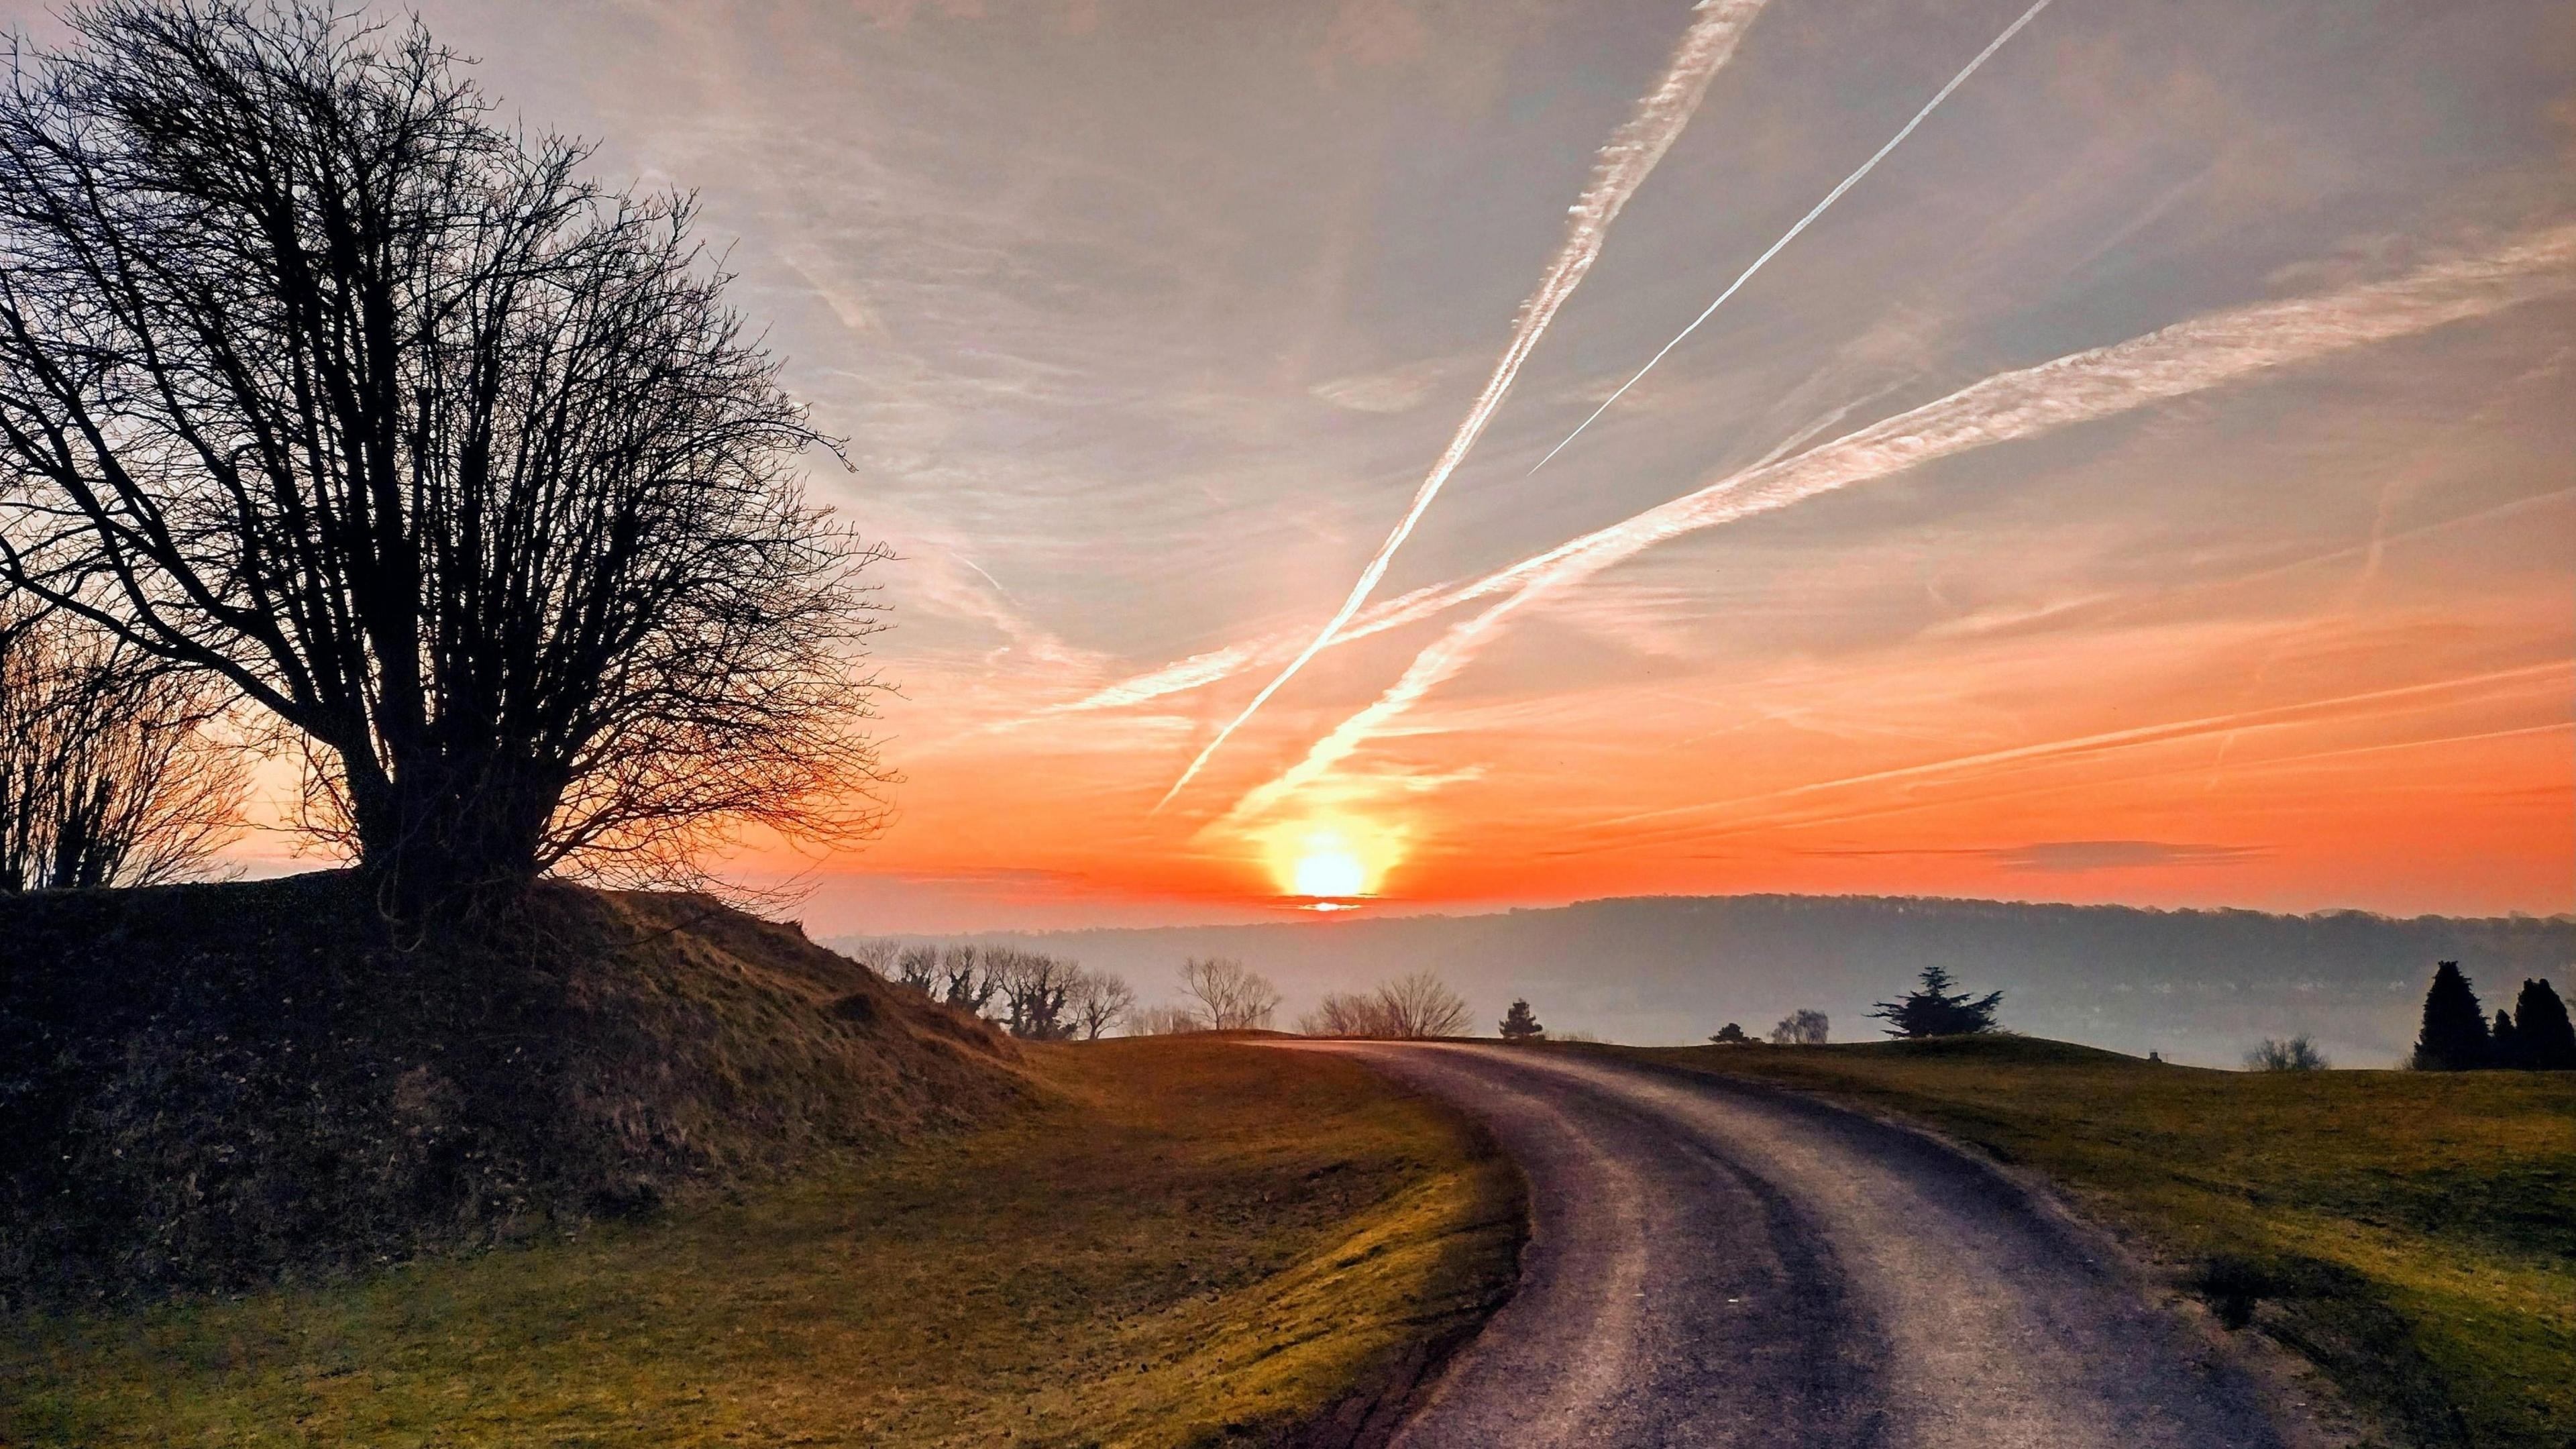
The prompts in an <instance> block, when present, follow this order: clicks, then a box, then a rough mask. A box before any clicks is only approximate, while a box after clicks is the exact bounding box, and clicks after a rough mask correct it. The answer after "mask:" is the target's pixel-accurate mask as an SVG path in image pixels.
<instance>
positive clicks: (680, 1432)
mask: <svg viewBox="0 0 2576 1449" xmlns="http://www.w3.org/2000/svg"><path fill="white" fill-rule="evenodd" d="M1027 1069H1028V1071H1029V1073H1030V1074H1031V1077H1032V1079H1033V1080H1034V1081H1035V1082H1036V1083H1038V1084H1039V1085H1040V1086H1041V1088H1042V1090H1043V1092H1044V1094H1045V1100H1044V1101H1043V1102H1042V1103H1041V1104H1040V1105H1038V1106H1036V1107H1034V1108H1033V1109H1031V1110H1029V1111H1027V1112H1023V1113H1019V1114H1016V1115H1014V1116H1012V1117H1011V1118H1010V1119H1008V1120H1007V1121H1004V1122H1002V1123H1000V1124H998V1125H995V1126H992V1127H988V1128H985V1129H983V1130H981V1131H978V1132H974V1133H969V1134H964V1135H962V1136H956V1137H950V1138H941V1139H932V1140H925V1141H922V1142H918V1143H915V1144H913V1145H910V1146H907V1147H904V1148H900V1149H897V1150H895V1151H892V1152H889V1153H886V1154H882V1155H880V1156H878V1157H875V1158H873V1159H870V1160H869V1161H867V1162H865V1163H863V1164H859V1165H857V1166H846V1165H845V1166H838V1167H831V1168H826V1169H824V1170H820V1171H815V1172H809V1173H805V1174H800V1175H799V1176H797V1177H796V1178H794V1179H792V1180H788V1181H783V1182H779V1183H775V1184H771V1185H768V1186H766V1187H761V1188H756V1189H753V1190H750V1191H747V1192H745V1193H744V1194H742V1195H741V1197H740V1199H739V1200H738V1201H735V1202H732V1203H706V1204H701V1205H699V1206H696V1207H693V1208H688V1209H684V1210H679V1211H674V1212H669V1213H665V1214H660V1215H657V1217H656V1219H655V1220H653V1221H649V1222H645V1221H634V1222H622V1223H615V1224H609V1225H604V1226H602V1227H600V1228H597V1229H595V1230H593V1231H591V1232H588V1233H585V1234H582V1235H580V1236H578V1237H574V1238H565V1239H556V1240H551V1241H546V1242H541V1243H538V1244H536V1245H534V1246H532V1247H529V1248H527V1249H525V1250H522V1251H513V1252H500V1253H489V1254H481V1255H476V1256H472V1257H466V1258H455V1259H424V1260H421V1261H418V1262H415V1263H413V1264H410V1265H408V1266H406V1267H403V1268H399V1269H396V1270H394V1271H392V1272H390V1273H387V1274H383V1275H377V1276H373V1277H368V1278H364V1279H359V1280H355V1281H350V1282H344V1283H338V1284H331V1285H321V1286H313V1287H302V1288H278V1289H270V1290H267V1291H264V1292H260V1293H255V1294H251V1295H247V1296H240V1297H223V1298H207V1297H189V1298H181V1299H175V1300H169V1301H164V1302H161V1303H158V1304H154V1305H152V1306H149V1307H147V1308H144V1309H141V1310H139V1311H127V1312H118V1313H109V1312H87V1313H74V1314H59V1315H48V1316H43V1317H36V1316H26V1315H22V1316H20V1317H18V1318H16V1319H14V1320H0V1384H7V1385H10V1386H11V1391H10V1392H9V1393H8V1394H6V1395H0V1443H8V1444H13V1445H28V1446H35V1445H73V1444H78V1445H84V1446H104V1445H135V1446H143V1445H155V1446H157V1445H162V1444H172V1443H184V1444H225V1445H244V1446H256V1445H301V1444H314V1443H328V1444H364V1445H419V1444H431V1443H435V1444H441V1445H495V1446H499V1445H519V1444H584V1445H594V1446H603V1449H606V1446H621V1449H622V1446H634V1449H646V1446H650V1449H674V1446H677V1449H690V1446H716V1445H731V1444H791V1443H792V1444H814V1445H861V1444H864V1445H872V1446H889V1449H913V1446H930V1445H955V1446H969V1445H988V1444H1002V1443H1014V1444H1027V1445H1060V1446H1067V1449H1072V1446H1079V1445H1100V1444H1120V1445H1135V1446H1143V1449H1164V1446H1170V1449H1180V1446H1187V1445H1216V1444H1240V1445H1252V1444H1262V1445H1294V1446H1305V1449H1348V1446H1351V1445H1355V1444H1369V1443H1380V1442H1383V1435H1384V1432H1385V1431H1386V1430H1387V1429H1388V1428H1389V1427H1390V1423H1391V1420H1392V1418H1393V1417H1394V1415H1395V1412H1396V1411H1397V1410H1398V1409H1399V1408H1400V1407H1401V1406H1402V1405H1403V1403H1404V1402H1405V1399H1406V1395H1407V1393H1408V1391H1409V1390H1410V1389H1412V1388H1413V1387H1414V1386H1415V1385H1416V1384H1417V1383H1418V1381H1419V1380H1420V1378H1421V1377H1422V1376H1423V1374H1424V1373H1425V1371H1426V1369H1427V1368H1428V1367H1429V1366H1430V1365H1431V1364H1432V1363H1433V1362H1434V1361H1435V1360H1436V1358H1437V1356H1438V1354H1439V1352H1440V1351H1441V1350H1442V1349H1443V1348H1444V1347H1445V1346H1446V1345H1448V1344H1450V1343H1453V1342H1455V1341H1457V1340H1459V1339H1460V1338H1461V1337H1463V1335H1465V1334H1466V1333H1467V1332H1469V1331H1471V1330H1472V1329H1473V1327H1474V1326H1475V1325H1476V1324H1477V1323H1479V1322H1481V1321H1482V1319H1483V1317H1484V1315H1485V1314H1486V1313H1487V1312H1488V1311H1490V1309H1491V1308H1492V1307H1493V1306H1494V1305H1495V1304H1496V1302H1497V1301H1498V1300H1499V1298H1500V1296H1501V1295H1502V1294H1503V1292H1505V1291H1506V1289H1507V1288H1508V1285H1509V1284H1510V1282H1511V1280H1512V1278H1513V1276H1514V1269H1515V1264H1516V1262H1517V1249H1518V1245H1519V1242H1520V1236H1521V1228H1522V1222H1523V1218H1522V1213H1521V1207H1520V1199H1519V1181H1518V1177H1517V1175H1516V1174H1515V1173H1513V1172H1512V1171H1511V1169H1510V1167H1509V1166H1508V1164H1506V1163H1504V1162H1502V1161H1501V1160H1500V1159H1499V1158H1497V1157H1496V1156H1495V1155H1494V1154H1493V1153H1492V1151H1491V1150H1490V1148H1489V1147H1488V1146H1487V1145H1486V1144H1485V1143H1484V1141H1483V1139H1482V1138H1481V1137H1480V1136H1478V1135H1477V1134H1475V1133H1473V1132H1471V1131H1469V1130H1468V1129H1467V1128H1466V1127H1465V1126H1464V1125H1463V1124H1462V1123H1461V1122H1460V1121H1459V1120H1458V1119H1457V1118H1456V1117H1454V1116H1452V1115H1451V1114H1449V1113H1447V1112H1446V1111H1444V1110H1442V1109H1440V1108H1438V1107H1436V1106H1435V1105H1433V1104H1431V1103H1429V1102H1427V1101H1425V1100H1423V1099H1420V1098H1415V1097H1410V1096H1406V1095H1403V1094H1401V1093H1398V1092H1395V1091H1393V1090H1391V1089H1390V1088H1389V1087H1388V1085H1387V1084H1386V1083H1385V1081H1384V1080H1383V1079H1380V1078H1378V1077H1375V1076H1374V1075H1372V1074H1370V1073H1369V1072H1367V1071H1366V1070H1365V1069H1363V1068H1361V1067H1358V1066H1355V1065H1353V1064H1351V1063H1349V1062H1346V1061H1341V1060H1337V1059H1334V1058H1329V1057H1325V1056H1322V1055H1319V1054H1316V1053H1309V1052H1289V1051H1273V1050H1262V1049H1257V1048H1252V1047H1247V1046H1244V1045H1242V1044H1239V1043H1234V1042H1227V1041H1223V1040H1215V1039H1210V1038H1161V1039H1149V1040H1141V1041H1113V1042H1102V1043H1096V1044H1092V1045H1086V1046H1058V1047H1032V1048H1030V1049H1029V1056H1028V1060H1027Z"/></svg>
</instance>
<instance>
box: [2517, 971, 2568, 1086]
mask: <svg viewBox="0 0 2576 1449" xmlns="http://www.w3.org/2000/svg"><path fill="white" fill-rule="evenodd" d="M2513 1024H2514V1034H2515V1035H2516V1036H2517V1037H2519V1038H2520V1039H2521V1042H2522V1055H2523V1064H2524V1065H2525V1066H2528V1067H2531V1068H2533V1069H2535V1070H2537V1071H2543V1072H2567V1071H2576V1027H2571V1026H2570V1025H2569V1023H2568V1020H2567V1003H2565V1002H2563V1001H2561V1000H2559V999H2558V992H2557V991H2556V990H2555V989H2554V988H2552V987H2551V986H2550V984H2549V983H2548V982H2547V981H2546V980H2541V981H2529V980H2526V981H2524V982H2523V983H2522V994H2521V995H2519V996H2517V997H2515V998H2514V1003H2513Z"/></svg>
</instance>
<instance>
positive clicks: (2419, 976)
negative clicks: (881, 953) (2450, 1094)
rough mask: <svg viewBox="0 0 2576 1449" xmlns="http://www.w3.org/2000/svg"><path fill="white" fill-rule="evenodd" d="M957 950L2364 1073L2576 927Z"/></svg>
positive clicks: (1658, 906) (2039, 927)
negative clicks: (2447, 971)
mask: <svg viewBox="0 0 2576 1449" xmlns="http://www.w3.org/2000/svg"><path fill="white" fill-rule="evenodd" d="M957 939H972V940H989V941H995V942H1001V941H1007V942H1010V943H1012V944H1015V945H1020V946H1023V947H1028V948H1030V949H1037V950H1045V951H1050V952H1055V953H1059V954H1063V955H1068V956H1072V957H1075V958H1077V959H1079V960H1081V961H1082V962H1083V963H1084V964H1086V965H1089V966H1093V967H1097V968H1101V969H1106V970H1111V971H1116V972H1119V973H1121V974H1123V975H1125V976H1127V977H1128V978H1129V980H1130V981H1132V982H1133V983H1134V984H1135V985H1136V987H1137V989H1138V991H1139V993H1140V995H1142V996H1143V997H1144V998H1145V999H1146V1000H1148V1001H1152V1000H1157V999H1161V998H1163V997H1165V996H1168V995H1169V994H1170V993H1171V991H1172V976H1173V972H1174V971H1175V969H1176V968H1177V967H1178V965H1179V963H1180V961H1181V960H1182V958H1184V957H1186V956H1193V955H1200V956H1204V955H1223V956H1236V957H1240V958H1242V959H1243V960H1245V961H1246V962H1248V963H1250V964H1251V965H1253V966H1254V967H1255V968H1257V969H1259V970H1262V971H1264V972H1266V973H1268V974H1269V975H1271V976H1272V977H1273V978H1274V979H1275V980H1277V981H1278V982H1279V984H1280V986H1281V988H1282V989H1283V991H1285V993H1286V994H1287V997H1288V1001H1287V1004H1286V1006H1285V1008H1284V1009H1283V1012H1282V1018H1283V1024H1284V1023H1286V1022H1290V1021H1293V1020H1294V1018H1295V1016H1296V1015H1297V1014H1298V1013H1299V1012H1301V1011H1303V1010H1305V1009H1307V1008H1308V1007H1311V1005H1312V1004H1313V1002H1314V1001H1315V999H1316V998H1319V997H1320V996H1321V995H1322V994H1323V993H1324V992H1326V991H1334V990H1346V989H1350V988H1353V987H1360V986H1366V985H1370V984H1374V983H1375V982H1377V981H1380V980H1384V979H1385V978H1387V977H1388V976H1391V975H1395V974H1399V973H1401V972H1403V971H1408V970H1412V969H1416V968H1418V967H1429V968H1431V969H1433V970H1436V971H1439V972H1441V973H1442V974H1443V975H1445V976H1446V977H1448V978H1449V980H1450V981H1451V983H1452V984H1453V985H1455V986H1457V987H1458V988H1459V989H1460V990H1461V991H1463V992H1465V993H1466V994H1467V996H1468V998H1469V1001H1470V1003H1471V1004H1472V1005H1473V1006H1474V1007H1475V1008H1476V1011H1477V1013H1478V1016H1479V1018H1480V1020H1481V1019H1483V1018H1487V1017H1499V1016H1500V1015H1501V1013H1502V1009H1503V1007H1504V1006H1505V1005H1507V1004H1508V1003H1509V1001H1510V999H1511V998H1512V997H1514V996H1526V997H1528V998H1529V999H1530V1000H1531V1002H1532V1003H1533V1005H1535V1006H1536V1007H1537V1008H1538V1012H1539V1016H1540V1019H1541V1020H1542V1021H1544V1022H1546V1023H1547V1024H1548V1025H1550V1026H1551V1027H1555V1028H1557V1029H1559V1030H1568V1029H1571V1030H1576V1031H1582V1032H1587V1033H1594V1034H1598V1035H1601V1036H1604V1037H1609V1038H1612V1039H1617V1040H1626V1041H1637V1042H1681V1041H1694V1040H1698V1039H1699V1038H1701V1037H1704V1036H1706V1035H1707V1034H1708V1033H1710V1032H1712V1031H1714V1030H1716V1028H1717V1027H1718V1026H1719V1025H1720V1024H1722V1023H1724V1022H1727V1021H1736V1022H1740V1023H1742V1024H1743V1025H1744V1027H1745V1028H1746V1029H1747V1030H1748V1031H1752V1032H1755V1033H1757V1034H1759V1033H1761V1032H1763V1031H1767V1030H1768V1029H1769V1027H1770V1026H1771V1024H1772V1023H1773V1022H1774V1021H1776V1020H1778V1019H1779V1018H1780V1017H1782V1016H1784V1015H1786V1014H1787V1013H1788V1012H1790V1011H1792V1010H1795V1009H1798V1008H1800V1007H1815V1008H1818V1009H1821V1010H1824V1011H1825V1012H1827V1013H1828V1014H1829V1015H1830V1016H1831V1017H1832V1018H1833V1021H1834V1038H1835V1040H1838V1041H1844V1040H1854V1039H1861V1038H1867V1037H1872V1036H1875V1035H1876V1034H1877V1033H1876V1030H1875V1028H1876V1026H1877V1023H1875V1022H1872V1021H1869V1020H1868V1019H1867V1018H1866V1015H1865V1013H1866V1012H1867V1010H1868V1007H1869V1004H1870V1003H1871V1002H1873V1001H1876V1000H1880V999H1883V998H1885V997H1887V996H1889V995H1892V994H1894V992H1895V991H1896V990H1898V989H1899V988H1901V987H1902V986H1903V985H1904V984H1905V983H1906V982H1907V981H1908V980H1909V979H1910V978H1911V977H1912V976H1913V974H1914V973H1915V972H1916V971H1919V970H1920V969H1921V968H1922V967H1924V966H1927V965H1935V964H1937V965H1941V966H1944V967H1946V968H1948V969H1949V970H1950V971H1951V972H1952V973H1954V974H1955V975H1957V976H1958V977H1959V978H1960V979H1961V980H1962V981H1964V982H1967V983H1969V984H1972V985H1975V986H1977V987H1978V988H1979V989H1991V988H1998V987H1999V988H2002V989H2003V990H2004V992H2005V1009H2004V1020H2005V1022H2006V1024H2007V1025H2009V1026H2012V1027H2014V1028H2016V1029H2019V1030H2022V1031H2026V1032H2030V1033H2033V1034H2036V1035H2044V1036H2052V1037H2060V1038H2065V1039H2069V1040H2074V1041H2082V1042H2089V1043H2092V1044H2095V1045H2099V1046H2105V1047H2109V1048H2112V1049H2114V1050H2120V1051H2128V1052H2135V1053H2138V1054H2144V1053H2145V1052H2147V1051H2149V1050H2158V1051H2161V1052H2163V1053H2164V1054H2165V1055H2166V1056H2168V1057H2175V1058H2177V1059H2180V1060H2196V1061H2202V1062H2206V1063H2209V1064H2212V1065H2232V1064H2234V1062H2235V1061H2236V1059H2237V1056H2238V1055H2239V1054H2240V1053H2241V1052H2242V1051H2243V1050H2244V1048H2245V1047H2246V1046H2248V1045H2251V1044H2252V1042H2253V1041H2255V1040H2257V1039H2259V1038H2261V1037H2262V1036H2265V1035H2284V1034H2287V1033H2290V1032H2297V1031H2306V1032H2310V1033H2313V1034H2314V1035H2316V1036H2317V1037H2318V1038H2319V1039H2320V1040H2321V1041H2323V1042H2325V1044H2326V1045H2327V1048H2328V1050H2329V1052H2330V1053H2334V1054H2336V1055H2337V1056H2338V1059H2339V1060H2340V1061H2342V1062H2343V1064H2345V1065H2350V1066H2387V1065H2391V1064H2393V1063H2394V1061H2395V1060H2396V1058H2397V1057H2399V1056H2400V1055H2402V1054H2403V1053H2404V1051H2405V1050H2406V1046H2407V1044H2408V1042H2409V1041H2410V1040H2411V1038H2412V1034H2413V1029H2414V1011H2415V1008H2416V1005H2417V1003H2418V1002H2419V1001H2420V1000H2421V997H2422V992H2423V987H2424V982H2425V980H2426V979H2427V977H2428V976H2429V974H2430V972H2431V969H2432V964H2433V962H2435V961H2437V960H2458V961H2461V962H2462V963H2463V964H2464V966H2465V968H2466V969H2467V971H2468V972H2469V974H2470V976H2471V977H2472V978H2474V979H2475V980H2476V982H2477V983H2478V987H2479V991H2480V994H2481V995H2482V996H2483V997H2488V998H2493V997H2497V996H2499V995H2501V996H2504V997H2507V998H2509V997H2510V995H2511V993H2512V990H2513V989H2514V988H2516V987H2518V986H2519V985H2520V983H2521V980H2522V978H2523V977H2525V976H2551V977H2554V978H2556V979H2557V980H2558V982H2559V984H2560V985H2561V986H2562V987H2565V986H2567V985H2569V984H2571V982H2570V976H2571V970H2570V965H2569V963H2570V962H2571V961H2576V916H2567V915H2557V916H2547V917H2536V916H2498V917H2453V916H2414V917H2391V916H2382V915H2376V914H2372V913H2370V912H2365V911H2323V912H2316V913H2312V914H2307V915H2284V914H2278V913H2273V912H2266V911H2254V910H2239V909H2226V908H2220V909H2197V908H2181V909H2159V908H2152V907H2139V906H2120V905H2069V904H2046V903H2025V902H2015V901H1992V900H1975V899H1954V898H1945V897H1928V896H1809V895H1734V896H1631V897H1613V898H1607V899H1601V900H1590V901H1581V902H1577V903H1575V904H1573V905H1566V906H1555V907H1545V908H1530V907H1524V908H1518V909H1512V910H1505V911H1497V912H1492V913H1487V914H1480V915H1455V916H1451V915H1423V916H1381V917H1370V916H1367V915H1364V914H1363V915H1359V916H1356V917H1333V918H1326V919H1322V920H1316V921H1281V922H1262V923H1257V924H1250V925H1236V926H1172V927H1158V928H1143V929H1137V928H1101V929H1093V930H1083V931H1059V932H1014V933H993V934H989V935H983V936H974V937H960V938H957ZM2491 1004H2492V1003H2491ZM1483 1029H1487V1030H1490V1029H1491V1023H1490V1022H1484V1023H1483Z"/></svg>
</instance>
